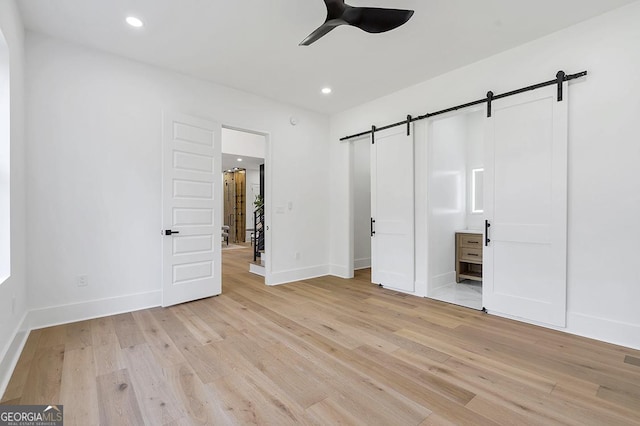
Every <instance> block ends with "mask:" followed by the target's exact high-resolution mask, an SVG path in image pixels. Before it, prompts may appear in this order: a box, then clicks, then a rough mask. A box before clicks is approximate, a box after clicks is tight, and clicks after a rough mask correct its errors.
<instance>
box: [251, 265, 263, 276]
mask: <svg viewBox="0 0 640 426" xmlns="http://www.w3.org/2000/svg"><path fill="white" fill-rule="evenodd" d="M249 272H251V273H252V274H256V275H260V276H261V277H264V276H265V270H264V265H256V264H255V263H249Z"/></svg>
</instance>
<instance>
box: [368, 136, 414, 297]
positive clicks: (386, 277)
mask: <svg viewBox="0 0 640 426" xmlns="http://www.w3.org/2000/svg"><path fill="white" fill-rule="evenodd" d="M413 150H414V147H413V134H412V135H411V136H407V134H406V127H404V126H399V127H395V128H392V129H388V130H385V131H382V132H376V134H375V143H374V144H373V145H372V146H371V216H372V218H373V220H374V221H375V223H373V224H372V228H373V230H374V231H375V233H374V234H373V235H372V237H371V281H372V282H373V283H375V284H382V285H383V286H385V287H387V288H393V289H397V290H400V291H403V292H409V293H413V292H414V291H415V282H414V269H415V267H414V259H415V254H414V251H415V245H414V201H413V198H414V174H413V161H414V159H413V157H414V155H413Z"/></svg>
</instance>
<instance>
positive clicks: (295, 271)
mask: <svg viewBox="0 0 640 426" xmlns="http://www.w3.org/2000/svg"><path fill="white" fill-rule="evenodd" d="M27 83H28V86H27V87H28V93H27V95H28V97H27V114H28V119H29V126H28V131H27V139H28V153H27V155H28V158H27V160H28V187H29V192H28V194H29V195H28V206H29V210H28V224H29V229H28V247H29V250H28V259H29V265H30V271H31V274H30V280H29V282H30V286H29V300H30V301H31V304H32V306H33V308H34V309H35V311H34V312H33V313H32V314H33V322H34V323H51V322H56V321H69V320H73V319H77V318H78V317H81V316H87V315H89V316H94V315H101V314H102V315H103V314H108V313H111V312H113V311H117V310H127V309H135V308H139V307H143V306H146V305H154V304H157V303H159V300H160V299H159V291H160V288H161V283H160V278H161V275H160V273H161V250H160V249H161V242H162V238H161V236H160V232H159V231H160V229H161V223H160V215H161V190H160V186H161V141H162V137H161V130H162V122H161V119H162V111H163V110H172V111H177V112H182V113H185V114H190V115H194V116H201V117H204V118H210V119H214V120H216V121H219V122H220V123H221V124H223V125H226V126H231V127H235V128H242V129H250V130H254V131H259V132H263V133H266V134H268V135H269V145H270V152H269V153H267V156H269V155H270V157H271V171H267V173H272V185H273V186H272V187H271V188H267V195H268V196H270V197H271V205H272V206H288V205H291V207H292V208H291V209H284V208H283V209H282V212H280V213H279V212H275V211H274V212H273V214H272V212H270V211H268V212H267V223H268V224H269V226H270V229H271V234H270V235H269V238H270V241H271V244H272V253H271V259H272V274H271V282H270V283H271V284H274V283H280V282H284V281H289V280H295V279H300V278H304V277H310V276H314V275H321V274H325V273H327V271H328V267H327V263H328V235H329V228H328V226H329V220H328V214H327V212H326V207H325V206H326V205H327V204H328V200H329V188H328V186H327V185H326V178H327V175H328V169H327V166H326V164H327V162H328V147H327V140H328V132H327V130H328V118H327V117H325V116H323V115H320V114H316V113H312V112H308V111H305V110H301V109H299V108H296V107H292V106H288V105H284V104H280V103H276V102H273V101H270V100H267V99H264V98H261V97H258V96H254V95H251V94H248V93H244V92H240V91H237V90H233V89H229V88H225V87H222V86H218V85H215V84H212V83H208V82H204V81H202V80H198V79H195V78H190V77H187V76H184V75H181V74H177V73H173V72H169V71H164V70H161V69H159V68H155V67H151V66H147V65H144V64H141V63H137V62H134V61H131V60H127V59H124V58H120V57H117V56H113V55H110V54H106V53H101V52H98V51H95V50H90V49H86V48H83V47H79V46H76V45H71V44H68V43H65V42H62V41H57V40H54V39H51V38H47V37H44V36H41V35H37V34H33V33H28V34H27ZM292 114H295V115H296V116H297V117H298V118H299V123H298V125H297V126H292V125H291V124H290V123H289V117H290V116H291V115H292ZM292 164H294V166H293V167H292V166H291V165H292ZM289 203H290V204H289ZM308 223H312V224H313V226H315V227H316V229H317V232H316V233H315V236H314V238H313V239H310V238H309V236H308V233H307V232H306V230H307V229H308V226H307V224H308ZM295 252H299V253H300V256H299V259H296V258H295V256H294V254H295ZM79 274H86V275H88V280H89V285H88V286H87V287H82V288H79V287H77V285H76V276H77V275H79ZM223 292H224V283H223ZM58 307H59V308H58ZM96 309H97V311H96ZM89 311H90V312H89Z"/></svg>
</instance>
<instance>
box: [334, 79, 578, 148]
mask: <svg viewBox="0 0 640 426" xmlns="http://www.w3.org/2000/svg"><path fill="white" fill-rule="evenodd" d="M587 74H588V72H587V71H582V72H579V73H576V74H565V73H564V71H560V72H558V74H556V77H555V78H554V79H553V80H549V81H544V82H542V83H538V84H533V85H531V86H527V87H523V88H521V89H517V90H512V91H510V92H506V93H500V94H497V95H496V94H493V93H492V92H490V93H492V95H493V96H491V98H489V96H488V95H487V97H485V98H482V99H478V100H476V101H472V102H467V103H466V104H461V105H457V106H454V107H450V108H446V109H443V110H440V111H436V112H429V113H426V114H424V115H420V116H418V117H415V118H414V117H411V119H409V117H407V119H406V120H402V121H398V122H397V123H393V124H388V125H386V126H383V127H376V126H371V130H367V131H366V132H360V133H356V134H353V135H349V136H345V137H343V138H340V140H341V141H346V140H349V139H355V138H360V137H363V136H367V135H369V134H370V135H372V137H371V143H375V139H374V138H373V134H374V133H375V132H379V131H381V130H387V129H391V128H392V127H397V126H404V125H406V124H409V123H411V122H414V121H419V120H424V119H427V118H430V117H434V116H436V115H442V114H447V113H449V112H453V111H457V110H460V109H463V108H470V107H473V106H476V105H482V104H484V103H487V104H488V105H489V108H487V113H488V114H489V115H488V116H489V117H491V115H490V114H491V103H492V102H493V101H496V100H498V99H503V98H506V97H509V96H513V95H517V94H520V93H524V92H529V91H531V90H536V89H541V88H543V87H547V86H553V85H558V86H559V88H558V101H561V100H562V97H563V93H562V83H564V82H565V81H571V80H575V79H578V78H582V77H585V76H587Z"/></svg>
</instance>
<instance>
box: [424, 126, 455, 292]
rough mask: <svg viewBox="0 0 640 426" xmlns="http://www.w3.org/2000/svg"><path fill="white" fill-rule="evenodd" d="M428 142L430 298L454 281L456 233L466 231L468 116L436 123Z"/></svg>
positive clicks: (431, 127)
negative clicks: (435, 291) (433, 293)
mask: <svg viewBox="0 0 640 426" xmlns="http://www.w3.org/2000/svg"><path fill="white" fill-rule="evenodd" d="M427 140H428V144H427V161H428V166H427V174H428V186H427V194H426V195H427V203H428V210H429V211H428V213H427V214H428V215H429V222H428V225H427V236H428V240H429V246H428V247H429V248H428V250H429V251H428V255H427V258H428V273H429V275H428V276H429V281H428V292H427V294H428V295H431V294H432V292H433V291H434V290H436V289H437V288H439V287H443V286H445V285H447V284H451V283H452V282H454V281H455V263H454V262H455V232H456V231H459V230H461V229H465V228H466V219H467V208H466V207H467V205H466V193H467V191H466V174H467V120H466V116H465V115H456V116H453V117H447V118H442V119H439V120H434V121H433V122H432V123H431V124H430V126H429V135H428V139H427ZM417 196H419V195H417Z"/></svg>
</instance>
